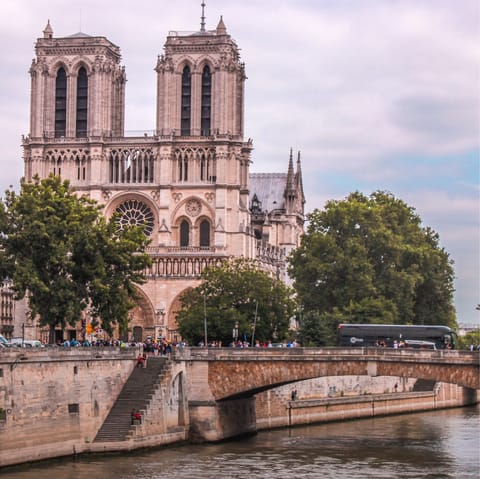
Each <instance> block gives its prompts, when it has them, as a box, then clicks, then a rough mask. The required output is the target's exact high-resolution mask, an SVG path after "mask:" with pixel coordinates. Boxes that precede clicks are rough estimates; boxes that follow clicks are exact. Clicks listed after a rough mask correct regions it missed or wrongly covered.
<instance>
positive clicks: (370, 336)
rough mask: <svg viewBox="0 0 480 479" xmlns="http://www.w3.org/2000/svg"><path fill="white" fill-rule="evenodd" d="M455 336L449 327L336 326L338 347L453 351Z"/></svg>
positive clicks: (395, 325) (397, 325)
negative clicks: (412, 348)
mask: <svg viewBox="0 0 480 479" xmlns="http://www.w3.org/2000/svg"><path fill="white" fill-rule="evenodd" d="M455 338H456V334H455V332H454V331H453V330H452V329H450V328H449V327H448V326H406V325H400V324H339V325H338V341H337V344H338V346H357V347H372V346H384V347H389V348H392V347H394V346H395V344H396V345H397V346H399V347H416V348H422V347H423V348H425V349H455V344H456V340H455Z"/></svg>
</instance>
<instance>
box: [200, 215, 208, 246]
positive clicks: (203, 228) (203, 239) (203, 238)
mask: <svg viewBox="0 0 480 479" xmlns="http://www.w3.org/2000/svg"><path fill="white" fill-rule="evenodd" d="M209 246H210V222H209V221H207V220H203V221H202V222H201V223H200V247H201V248H202V247H203V248H208V247H209Z"/></svg>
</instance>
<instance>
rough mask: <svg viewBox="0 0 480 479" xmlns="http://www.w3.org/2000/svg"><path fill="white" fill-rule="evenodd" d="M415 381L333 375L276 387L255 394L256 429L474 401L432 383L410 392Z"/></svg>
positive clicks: (462, 391)
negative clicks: (429, 385) (431, 386)
mask: <svg viewBox="0 0 480 479" xmlns="http://www.w3.org/2000/svg"><path fill="white" fill-rule="evenodd" d="M415 383H416V379H413V378H404V377H391V376H389V377H368V376H336V377H327V378H316V379H311V380H308V381H300V382H298V383H295V384H289V385H286V386H281V387H278V388H276V389H271V390H268V391H265V392H263V393H261V394H258V395H257V398H256V405H255V409H256V414H257V429H258V430H262V429H272V428H276V427H289V426H295V425H301V424H312V423H319V422H329V421H340V420H347V419H356V418H364V417H374V416H382V415H389V414H400V413H410V412H415V411H428V410H432V409H444V408H450V407H461V406H467V405H472V404H476V403H477V402H478V398H477V394H476V391H475V390H472V389H467V388H464V387H460V386H457V385H455V384H447V383H436V384H435V388H434V389H433V390H431V391H414V390H413V389H414V385H415ZM395 385H396V386H397V387H396V388H395ZM293 390H296V399H295V400H292V391H293Z"/></svg>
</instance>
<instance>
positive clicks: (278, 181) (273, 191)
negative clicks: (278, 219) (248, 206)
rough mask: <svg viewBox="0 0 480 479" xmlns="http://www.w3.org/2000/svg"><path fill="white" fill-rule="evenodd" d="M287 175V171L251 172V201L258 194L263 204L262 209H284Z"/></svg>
mask: <svg viewBox="0 0 480 479" xmlns="http://www.w3.org/2000/svg"><path fill="white" fill-rule="evenodd" d="M287 176H288V175H287V174H286V173H250V175H249V180H250V195H249V196H250V197H249V201H250V203H251V202H252V199H253V197H254V195H256V196H257V199H258V200H259V201H260V202H261V204H262V211H265V210H267V211H268V212H270V211H272V210H276V209H284V208H285V198H284V193H285V188H286V186H287Z"/></svg>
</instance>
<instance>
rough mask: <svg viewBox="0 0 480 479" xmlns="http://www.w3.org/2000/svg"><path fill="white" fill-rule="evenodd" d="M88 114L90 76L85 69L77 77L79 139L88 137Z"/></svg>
mask: <svg viewBox="0 0 480 479" xmlns="http://www.w3.org/2000/svg"><path fill="white" fill-rule="evenodd" d="M87 114H88V76H87V71H86V70H85V68H84V67H81V68H80V70H78V77H77V123H76V136H77V138H85V137H86V136H87Z"/></svg>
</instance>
